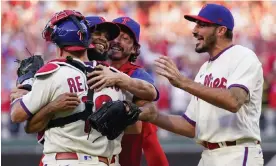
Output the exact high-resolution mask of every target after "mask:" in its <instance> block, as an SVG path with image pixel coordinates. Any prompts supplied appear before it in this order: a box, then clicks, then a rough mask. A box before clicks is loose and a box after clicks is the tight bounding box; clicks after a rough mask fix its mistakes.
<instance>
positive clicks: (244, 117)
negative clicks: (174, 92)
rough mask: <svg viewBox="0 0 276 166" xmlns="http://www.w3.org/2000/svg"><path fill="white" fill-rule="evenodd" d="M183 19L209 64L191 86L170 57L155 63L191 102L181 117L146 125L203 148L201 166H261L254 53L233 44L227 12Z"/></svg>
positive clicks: (258, 71) (259, 78)
mask: <svg viewBox="0 0 276 166" xmlns="http://www.w3.org/2000/svg"><path fill="white" fill-rule="evenodd" d="M184 17H185V19H187V20H189V21H192V22H195V23H196V25H195V27H194V29H193V35H194V37H195V38H196V39H197V44H196V47H195V51H196V52H198V53H204V52H207V53H208V54H209V56H210V59H209V60H208V61H207V62H205V63H204V64H203V65H202V66H201V68H200V70H199V72H198V74H197V75H196V77H195V80H194V81H192V80H190V79H188V78H186V77H184V76H182V75H181V74H180V72H179V71H178V69H177V67H176V65H175V64H174V63H173V61H172V60H171V59H169V58H168V57H160V58H159V59H157V60H156V63H155V65H156V67H157V69H156V72H157V73H158V74H160V75H162V76H164V77H166V78H168V80H169V81H170V82H171V84H172V85H173V86H175V87H178V88H181V89H183V90H185V91H187V92H189V93H190V94H192V95H193V97H192V99H191V102H190V104H189V106H188V108H187V110H186V112H185V113H184V114H183V116H174V115H162V114H158V113H157V112H155V113H156V114H155V116H151V117H148V118H149V119H148V120H150V121H151V122H152V123H154V124H156V125H158V126H160V127H162V128H164V129H166V130H169V131H172V132H174V133H178V134H181V135H184V136H187V137H191V138H195V140H196V141H197V142H198V143H200V144H201V145H203V146H204V147H205V150H204V151H203V153H202V156H201V160H200V162H199V164H198V165H199V166H226V165H227V166H240V165H242V166H261V165H263V163H264V161H263V154H262V149H261V146H260V142H261V138H260V128H259V118H260V114H261V103H262V88H263V71H262V64H261V63H260V61H259V60H258V58H257V56H256V54H255V53H254V52H253V51H252V50H250V49H248V48H246V47H243V46H241V45H234V44H233V42H232V37H233V29H234V18H233V16H232V14H231V12H230V11H229V10H228V9H227V8H226V7H224V6H221V5H217V4H207V5H205V6H204V7H203V8H202V9H201V10H200V12H199V14H198V15H196V16H194V15H185V16H184ZM151 111H153V110H151ZM155 111H156V110H155ZM146 112H147V111H145V112H144V115H145V114H146ZM149 112H150V111H149ZM149 112H147V113H149ZM151 114H152V112H151ZM141 116H143V114H141ZM143 118H144V117H143ZM143 118H142V119H143Z"/></svg>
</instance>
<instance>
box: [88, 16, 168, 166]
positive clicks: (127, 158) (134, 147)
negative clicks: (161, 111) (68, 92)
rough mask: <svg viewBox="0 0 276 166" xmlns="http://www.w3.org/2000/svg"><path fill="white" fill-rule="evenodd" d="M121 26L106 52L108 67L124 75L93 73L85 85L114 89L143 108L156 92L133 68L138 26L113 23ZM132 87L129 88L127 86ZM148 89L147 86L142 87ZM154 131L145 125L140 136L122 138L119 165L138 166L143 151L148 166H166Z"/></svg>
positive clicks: (143, 73)
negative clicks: (124, 91)
mask: <svg viewBox="0 0 276 166" xmlns="http://www.w3.org/2000/svg"><path fill="white" fill-rule="evenodd" d="M112 22H113V23H116V24H117V25H118V26H120V29H121V33H120V35H119V36H118V37H117V38H116V39H115V40H114V41H112V42H111V44H110V45H111V49H110V51H109V53H108V54H109V59H110V62H109V63H110V65H111V66H113V67H115V68H117V69H118V70H120V71H122V72H124V73H126V74H127V75H129V76H130V77H131V78H132V79H130V78H129V77H126V76H124V75H123V74H117V73H116V74H115V73H112V72H110V71H109V70H104V67H100V66H99V68H102V69H103V70H102V71H96V72H95V73H92V75H95V74H99V75H98V76H96V77H94V78H93V79H91V80H89V81H88V84H89V83H90V82H96V83H95V84H94V85H92V88H96V89H98V90H101V89H102V88H104V87H108V86H114V85H117V86H118V87H120V88H121V89H124V90H127V91H128V92H130V94H129V95H130V96H133V97H131V100H132V101H133V102H135V103H137V104H138V105H140V106H142V105H143V104H144V102H145V101H144V102H143V101H141V99H143V100H147V101H153V100H157V99H158V91H157V90H156V89H155V88H154V86H153V83H154V82H153V79H152V77H151V76H150V75H149V74H148V73H147V72H146V71H145V70H143V69H142V68H141V67H140V66H137V65H134V64H133V62H135V60H136V59H137V56H138V55H139V53H140V50H139V48H140V45H139V36H140V25H139V24H138V23H137V22H136V21H134V20H133V19H131V18H129V17H119V18H116V19H114V20H113V21H112ZM145 81H146V82H148V83H150V84H149V85H147V84H144V82H145ZM129 85H131V86H129ZM145 85H147V86H145ZM156 132H157V128H156V126H155V125H152V124H150V123H147V122H143V124H142V133H141V134H125V135H124V137H123V140H122V152H121V153H120V164H121V165H122V166H127V165H128V166H129V165H131V166H139V165H141V164H140V163H141V157H142V149H143V150H144V153H145V156H146V160H147V163H148V165H149V166H156V165H159V166H166V165H168V161H167V158H166V156H165V154H164V152H163V150H162V148H161V146H160V144H159V141H158V138H157V133H156Z"/></svg>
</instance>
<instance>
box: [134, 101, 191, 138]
mask: <svg viewBox="0 0 276 166" xmlns="http://www.w3.org/2000/svg"><path fill="white" fill-rule="evenodd" d="M146 105H147V106H146V107H142V108H141V110H142V113H141V114H140V115H139V119H140V120H142V121H148V122H151V123H153V124H155V125H156V126H158V127H161V128H163V129H165V130H168V131H171V132H173V133H176V134H180V135H183V136H186V137H189V138H194V137H195V122H194V121H192V120H191V119H189V118H187V116H185V115H184V116H179V115H167V114H162V113H159V111H158V110H157V108H156V106H155V105H154V103H147V104H146Z"/></svg>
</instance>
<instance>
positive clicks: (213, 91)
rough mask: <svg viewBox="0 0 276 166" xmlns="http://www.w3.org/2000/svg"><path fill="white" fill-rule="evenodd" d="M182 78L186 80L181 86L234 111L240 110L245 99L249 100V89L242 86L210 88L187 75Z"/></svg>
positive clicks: (211, 102) (210, 101) (201, 97)
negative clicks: (188, 77)
mask: <svg viewBox="0 0 276 166" xmlns="http://www.w3.org/2000/svg"><path fill="white" fill-rule="evenodd" d="M181 80H183V81H184V80H185V83H182V84H180V86H179V88H181V89H183V90H185V91H187V92H189V93H190V94H192V95H194V96H197V97H199V98H200V99H202V100H204V101H206V102H208V103H210V104H213V105H215V106H217V107H220V108H223V109H226V110H228V111H230V112H233V113H236V112H238V110H239V109H240V108H241V106H242V105H243V104H244V103H245V101H247V100H249V94H248V91H246V90H245V89H243V88H240V87H231V88H229V89H220V88H209V87H206V86H204V85H202V84H199V83H196V82H194V81H192V80H190V79H187V78H185V77H183V78H181Z"/></svg>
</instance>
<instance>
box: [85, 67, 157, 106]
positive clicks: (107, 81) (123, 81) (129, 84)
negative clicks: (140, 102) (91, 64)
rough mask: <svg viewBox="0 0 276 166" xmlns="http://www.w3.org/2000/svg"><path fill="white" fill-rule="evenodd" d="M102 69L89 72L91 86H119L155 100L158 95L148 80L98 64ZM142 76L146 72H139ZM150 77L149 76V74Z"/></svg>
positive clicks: (134, 93)
mask: <svg viewBox="0 0 276 166" xmlns="http://www.w3.org/2000/svg"><path fill="white" fill-rule="evenodd" d="M96 68H99V69H101V70H98V71H94V72H92V73H89V74H88V77H89V78H90V79H89V80H88V85H90V88H92V89H96V91H100V90H101V89H103V88H104V87H109V86H114V85H116V86H118V87H119V88H120V89H123V90H126V91H129V92H130V93H131V94H133V95H134V96H137V97H139V98H141V99H144V100H149V101H153V100H155V99H156V98H157V97H158V92H157V91H156V89H155V87H154V86H153V85H152V84H151V83H149V82H148V81H147V80H146V81H145V80H143V79H140V78H139V76H138V77H136V78H134V77H133V78H131V77H132V76H131V77H129V76H128V75H126V74H124V73H121V72H113V71H111V70H110V69H109V68H107V67H105V66H101V65H99V66H97V67H96ZM138 74H140V75H142V76H144V75H145V72H144V73H138ZM147 77H148V76H147Z"/></svg>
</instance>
